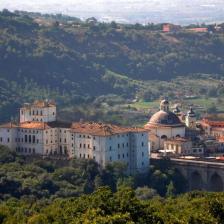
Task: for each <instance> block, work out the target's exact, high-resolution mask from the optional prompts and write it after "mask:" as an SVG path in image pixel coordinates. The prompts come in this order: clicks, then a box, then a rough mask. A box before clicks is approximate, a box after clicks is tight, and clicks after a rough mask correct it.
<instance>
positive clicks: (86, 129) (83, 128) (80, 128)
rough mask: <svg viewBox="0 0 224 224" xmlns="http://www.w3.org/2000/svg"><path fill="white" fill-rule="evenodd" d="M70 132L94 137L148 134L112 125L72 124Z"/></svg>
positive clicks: (141, 129) (144, 130) (142, 129)
mask: <svg viewBox="0 0 224 224" xmlns="http://www.w3.org/2000/svg"><path fill="white" fill-rule="evenodd" d="M72 131H73V132H77V133H86V134H90V135H95V136H111V135H116V134H124V133H130V132H148V131H147V130H146V129H144V128H125V127H119V126H116V125H112V124H103V123H91V122H90V123H82V122H79V123H73V124H72Z"/></svg>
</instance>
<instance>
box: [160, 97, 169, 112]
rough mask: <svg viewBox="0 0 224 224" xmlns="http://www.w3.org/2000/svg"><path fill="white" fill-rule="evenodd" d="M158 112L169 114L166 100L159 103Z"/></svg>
mask: <svg viewBox="0 0 224 224" xmlns="http://www.w3.org/2000/svg"><path fill="white" fill-rule="evenodd" d="M160 110H163V111H165V112H169V101H168V100H162V101H161V103H160Z"/></svg>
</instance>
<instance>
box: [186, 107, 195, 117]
mask: <svg viewBox="0 0 224 224" xmlns="http://www.w3.org/2000/svg"><path fill="white" fill-rule="evenodd" d="M187 114H188V116H190V117H194V116H196V115H195V112H194V111H193V109H192V107H191V108H190V110H189V111H188V112H187Z"/></svg>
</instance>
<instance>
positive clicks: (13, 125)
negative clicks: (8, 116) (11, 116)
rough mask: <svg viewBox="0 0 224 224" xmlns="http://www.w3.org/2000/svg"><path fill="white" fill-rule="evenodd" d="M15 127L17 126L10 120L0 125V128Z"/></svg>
mask: <svg viewBox="0 0 224 224" xmlns="http://www.w3.org/2000/svg"><path fill="white" fill-rule="evenodd" d="M16 127H18V126H17V125H16V124H14V123H12V122H8V123H5V124H1V125H0V128H16Z"/></svg>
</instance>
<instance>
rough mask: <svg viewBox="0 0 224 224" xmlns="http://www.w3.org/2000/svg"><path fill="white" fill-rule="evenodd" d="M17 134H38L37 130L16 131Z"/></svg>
mask: <svg viewBox="0 0 224 224" xmlns="http://www.w3.org/2000/svg"><path fill="white" fill-rule="evenodd" d="M18 132H25V133H33V134H38V133H39V131H38V130H27V129H18Z"/></svg>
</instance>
